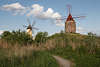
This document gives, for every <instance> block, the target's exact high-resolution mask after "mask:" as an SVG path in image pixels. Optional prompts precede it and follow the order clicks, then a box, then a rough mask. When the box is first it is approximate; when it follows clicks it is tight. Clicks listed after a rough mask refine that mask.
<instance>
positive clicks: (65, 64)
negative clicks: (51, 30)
mask: <svg viewBox="0 0 100 67" xmlns="http://www.w3.org/2000/svg"><path fill="white" fill-rule="evenodd" d="M53 57H54V58H55V59H56V60H57V62H58V63H59V65H60V67H71V62H70V61H69V60H66V59H63V58H61V57H59V56H53Z"/></svg>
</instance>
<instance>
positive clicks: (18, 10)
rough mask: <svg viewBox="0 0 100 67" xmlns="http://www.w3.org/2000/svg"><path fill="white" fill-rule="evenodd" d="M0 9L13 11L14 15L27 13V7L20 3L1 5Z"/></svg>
mask: <svg viewBox="0 0 100 67" xmlns="http://www.w3.org/2000/svg"><path fill="white" fill-rule="evenodd" d="M0 10H4V11H10V12H13V13H14V15H16V14H24V13H26V7H24V6H22V5H21V4H20V3H13V4H6V5H3V6H1V7H0Z"/></svg>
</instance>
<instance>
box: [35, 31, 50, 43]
mask: <svg viewBox="0 0 100 67" xmlns="http://www.w3.org/2000/svg"><path fill="white" fill-rule="evenodd" d="M47 36H48V33H47V32H38V33H37V35H36V37H35V42H36V43H40V44H41V43H45V42H46V40H47Z"/></svg>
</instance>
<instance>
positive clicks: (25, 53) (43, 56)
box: [0, 30, 100, 67]
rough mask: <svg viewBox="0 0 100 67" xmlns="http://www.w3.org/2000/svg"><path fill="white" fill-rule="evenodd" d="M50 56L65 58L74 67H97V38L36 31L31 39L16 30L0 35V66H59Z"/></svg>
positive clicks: (99, 63) (99, 47) (99, 64)
mask: <svg viewBox="0 0 100 67" xmlns="http://www.w3.org/2000/svg"><path fill="white" fill-rule="evenodd" d="M20 45H21V46H20ZM5 46H8V47H5ZM52 55H57V56H61V57H63V58H65V59H69V60H70V61H72V62H73V63H74V65H75V66H74V67H100V37H99V36H96V34H93V33H88V35H81V34H76V33H66V34H65V33H64V32H61V33H56V34H54V35H51V36H48V33H47V32H39V33H37V35H36V37H35V40H33V38H32V37H30V36H29V35H28V34H26V33H25V32H21V31H20V30H19V31H13V32H9V31H5V32H4V33H3V34H2V35H1V39H0V67H27V66H29V67H59V66H58V64H57V63H56V61H55V59H54V58H53V57H52Z"/></svg>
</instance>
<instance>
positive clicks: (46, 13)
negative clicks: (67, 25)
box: [0, 2, 64, 26]
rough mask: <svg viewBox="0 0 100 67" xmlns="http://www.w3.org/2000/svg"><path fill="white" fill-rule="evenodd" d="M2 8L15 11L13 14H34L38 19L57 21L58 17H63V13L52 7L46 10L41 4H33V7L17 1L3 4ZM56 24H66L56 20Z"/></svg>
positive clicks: (0, 8)
mask: <svg viewBox="0 0 100 67" xmlns="http://www.w3.org/2000/svg"><path fill="white" fill-rule="evenodd" d="M0 10H4V11H9V12H13V15H17V14H20V15H23V14H25V15H26V16H34V17H36V18H38V19H42V20H52V21H53V22H55V21H56V19H57V18H61V15H60V14H59V13H58V12H55V11H54V10H53V9H52V8H47V10H44V6H41V5H39V4H33V5H32V6H31V7H24V6H22V5H21V4H20V3H18V2H17V3H12V4H6V5H3V6H1V7H0ZM56 25H57V26H64V24H63V23H61V21H56Z"/></svg>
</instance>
